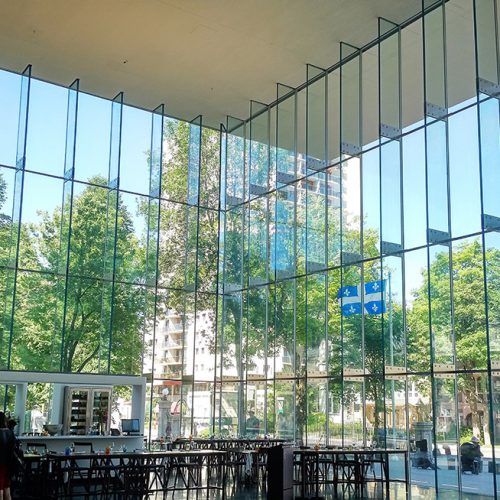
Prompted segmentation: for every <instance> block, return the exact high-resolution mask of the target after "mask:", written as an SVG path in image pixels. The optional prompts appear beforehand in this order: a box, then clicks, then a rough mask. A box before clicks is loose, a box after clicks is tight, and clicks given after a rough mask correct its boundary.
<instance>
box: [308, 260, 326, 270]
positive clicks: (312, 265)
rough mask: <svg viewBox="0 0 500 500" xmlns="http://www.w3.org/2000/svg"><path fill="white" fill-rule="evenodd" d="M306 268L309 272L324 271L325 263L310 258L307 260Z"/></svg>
mask: <svg viewBox="0 0 500 500" xmlns="http://www.w3.org/2000/svg"><path fill="white" fill-rule="evenodd" d="M306 269H307V272H315V271H322V270H324V269H325V264H324V263H322V262H314V261H312V260H308V261H307V262H306Z"/></svg>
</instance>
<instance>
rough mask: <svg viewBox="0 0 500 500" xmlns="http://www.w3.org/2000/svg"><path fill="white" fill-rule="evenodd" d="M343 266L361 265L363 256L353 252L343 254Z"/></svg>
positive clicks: (341, 257)
mask: <svg viewBox="0 0 500 500" xmlns="http://www.w3.org/2000/svg"><path fill="white" fill-rule="evenodd" d="M340 260H341V262H342V264H353V263H356V264H358V265H359V264H361V255H360V254H359V253H353V252H342V253H341V256H340Z"/></svg>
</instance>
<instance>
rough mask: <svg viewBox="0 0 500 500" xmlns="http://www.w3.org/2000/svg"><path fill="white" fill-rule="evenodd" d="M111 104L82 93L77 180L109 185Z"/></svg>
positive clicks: (78, 134) (79, 112) (77, 137)
mask: <svg viewBox="0 0 500 500" xmlns="http://www.w3.org/2000/svg"><path fill="white" fill-rule="evenodd" d="M110 130H111V102H110V101H108V100H105V99H101V98H99V97H94V96H91V95H89V94H85V93H81V94H80V95H79V104H78V123H77V135H76V151H75V179H78V180H80V181H88V182H92V183H94V184H100V185H105V184H107V177H108V169H109V148H110Z"/></svg>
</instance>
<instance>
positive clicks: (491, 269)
mask: <svg viewBox="0 0 500 500" xmlns="http://www.w3.org/2000/svg"><path fill="white" fill-rule="evenodd" d="M486 262H487V278H488V283H489V285H490V286H489V292H488V294H489V296H488V304H489V318H490V323H494V321H495V320H496V319H497V318H499V317H500V306H499V304H500V302H499V301H498V298H499V293H500V288H499V287H498V286H497V284H498V283H499V282H500V251H498V250H497V249H494V248H488V249H486ZM451 277H452V281H453V295H452V298H453V321H454V322H453V329H452V328H451V320H450V300H449V297H450V273H449V254H448V251H444V252H441V253H438V254H436V255H435V258H434V259H433V261H432V262H431V265H430V269H429V272H428V273H427V272H423V275H422V278H423V279H422V285H421V287H420V288H419V289H418V290H417V291H416V292H415V299H414V301H413V304H412V307H411V309H410V311H409V312H408V329H409V335H408V356H409V363H412V366H413V367H416V368H417V369H422V370H425V371H427V370H428V369H429V366H428V362H429V361H428V355H425V353H429V352H430V348H431V346H432V349H433V351H434V353H435V357H436V356H439V349H440V346H441V345H442V344H447V345H452V344H453V343H452V340H453V338H452V337H453V336H454V344H455V353H453V350H450V352H449V356H450V357H451V359H453V358H454V359H455V366H456V368H457V369H464V370H475V369H481V368H482V369H484V368H486V366H487V355H488V348H487V338H486V321H485V295H484V269H483V255H482V245H481V243H480V242H479V241H477V240H475V241H472V242H471V241H468V242H466V243H462V244H460V245H459V246H457V247H455V248H454V249H453V251H452V275H451ZM429 280H430V286H429ZM429 289H430V294H431V295H430V298H431V301H430V308H431V320H432V328H431V329H430V328H429V319H428V314H429ZM430 333H432V338H433V343H432V344H431V336H430ZM426 360H427V361H426ZM426 362H427V365H426ZM435 362H440V359H439V358H438V359H436V360H435ZM486 387H487V380H486V379H485V376H484V375H483V374H474V375H471V374H464V375H460V376H459V377H458V389H459V392H460V394H461V399H460V403H461V405H462V406H465V405H468V406H469V407H470V410H471V420H472V428H473V432H474V433H475V434H476V435H479V434H482V435H483V437H484V440H485V442H487V443H489V433H488V428H487V425H488V420H489V419H488V391H487V390H486ZM436 390H437V389H436ZM448 392H449V391H448ZM481 412H482V413H483V419H482V422H481V415H480V414H481Z"/></svg>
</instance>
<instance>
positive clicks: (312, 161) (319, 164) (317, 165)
mask: <svg viewBox="0 0 500 500" xmlns="http://www.w3.org/2000/svg"><path fill="white" fill-rule="evenodd" d="M306 166H307V168H308V169H309V170H316V171H318V170H324V168H325V167H326V162H325V161H324V160H318V159H317V158H311V157H308V158H307V163H306Z"/></svg>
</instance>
